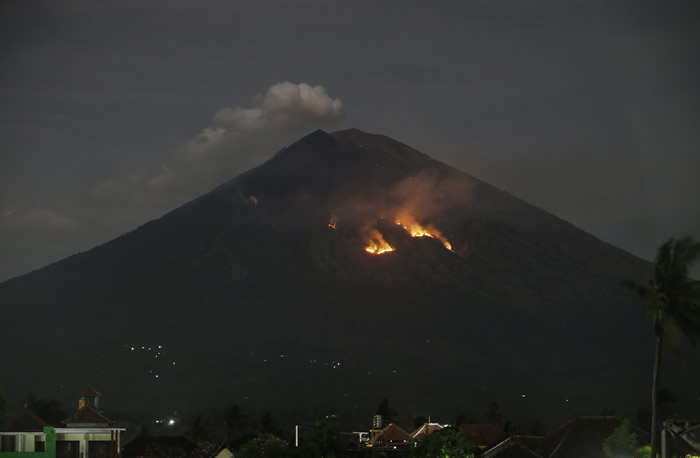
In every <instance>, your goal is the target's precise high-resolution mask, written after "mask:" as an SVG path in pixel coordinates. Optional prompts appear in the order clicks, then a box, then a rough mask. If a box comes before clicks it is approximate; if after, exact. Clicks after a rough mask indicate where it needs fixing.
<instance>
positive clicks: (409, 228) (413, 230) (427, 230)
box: [395, 215, 452, 251]
mask: <svg viewBox="0 0 700 458" xmlns="http://www.w3.org/2000/svg"><path fill="white" fill-rule="evenodd" d="M395 223H396V224H398V225H399V226H401V227H403V228H404V229H406V232H408V233H409V234H411V237H430V238H432V239H438V240H439V241H441V242H442V244H443V245H444V246H445V248H447V249H448V250H450V251H452V244H450V242H449V241H447V239H446V238H445V236H444V235H442V233H441V232H440V231H438V230H437V228H436V227H435V226H433V225H432V224H430V225H428V226H421V225H420V224H418V222H417V221H416V220H415V219H413V218H411V217H410V216H406V215H402V216H401V218H399V219H397V220H396V221H395Z"/></svg>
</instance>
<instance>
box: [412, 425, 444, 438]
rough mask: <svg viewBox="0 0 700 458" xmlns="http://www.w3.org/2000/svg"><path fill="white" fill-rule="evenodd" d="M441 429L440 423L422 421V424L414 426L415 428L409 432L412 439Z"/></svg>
mask: <svg viewBox="0 0 700 458" xmlns="http://www.w3.org/2000/svg"><path fill="white" fill-rule="evenodd" d="M441 429H443V426H442V425H441V424H440V423H423V425H421V426H420V427H418V428H416V430H415V431H413V432H412V433H411V437H412V438H413V439H414V440H416V439H422V438H423V437H425V436H428V435H430V434H432V433H434V432H435V431H440V430H441Z"/></svg>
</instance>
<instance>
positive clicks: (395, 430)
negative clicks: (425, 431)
mask: <svg viewBox="0 0 700 458" xmlns="http://www.w3.org/2000/svg"><path fill="white" fill-rule="evenodd" d="M375 440H376V441H377V442H389V441H392V442H393V441H410V440H411V435H410V434H408V433H407V432H406V431H404V430H403V429H402V428H401V427H400V426H398V425H395V424H394V423H389V424H388V425H386V427H384V429H382V431H381V432H380V433H379V434H377V438H376V439H375Z"/></svg>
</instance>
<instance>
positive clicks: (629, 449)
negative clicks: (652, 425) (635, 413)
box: [603, 418, 651, 458]
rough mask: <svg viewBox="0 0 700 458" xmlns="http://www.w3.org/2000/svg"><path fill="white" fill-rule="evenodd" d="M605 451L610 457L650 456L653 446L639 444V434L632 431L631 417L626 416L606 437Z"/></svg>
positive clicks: (632, 457)
mask: <svg viewBox="0 0 700 458" xmlns="http://www.w3.org/2000/svg"><path fill="white" fill-rule="evenodd" d="M603 451H604V452H605V455H606V456H609V457H610V458H649V456H650V455H649V454H650V451H651V448H650V447H649V446H644V447H640V446H639V443H638V442H637V434H636V433H635V432H634V431H632V426H631V424H630V420H629V418H625V419H624V420H623V421H622V424H621V425H620V426H619V427H617V428H616V429H615V431H613V433H612V434H611V435H610V436H609V437H608V438H607V439H605V441H604V442H603Z"/></svg>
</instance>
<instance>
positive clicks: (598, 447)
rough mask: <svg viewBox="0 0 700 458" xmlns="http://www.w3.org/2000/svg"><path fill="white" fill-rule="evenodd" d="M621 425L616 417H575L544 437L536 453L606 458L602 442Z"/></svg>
mask: <svg viewBox="0 0 700 458" xmlns="http://www.w3.org/2000/svg"><path fill="white" fill-rule="evenodd" d="M621 424H622V422H621V421H620V420H619V419H617V418H616V417H604V416H590V417H576V418H574V419H573V420H572V421H570V422H569V423H567V424H565V425H564V426H562V427H560V428H559V429H557V430H556V431H554V432H552V433H551V434H549V435H548V436H546V437H545V438H544V440H543V441H542V443H541V444H540V446H539V447H538V448H537V450H536V451H537V453H539V454H540V455H541V456H543V457H546V458H569V457H571V458H574V457H577V458H578V457H582V456H585V457H589V458H607V457H606V455H605V452H604V451H603V441H605V439H607V438H608V437H610V435H611V434H612V433H613V431H615V429H617V428H618V427H619V426H620V425H621ZM642 442H645V443H646V442H648V439H647V440H644V439H643V440H642Z"/></svg>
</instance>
